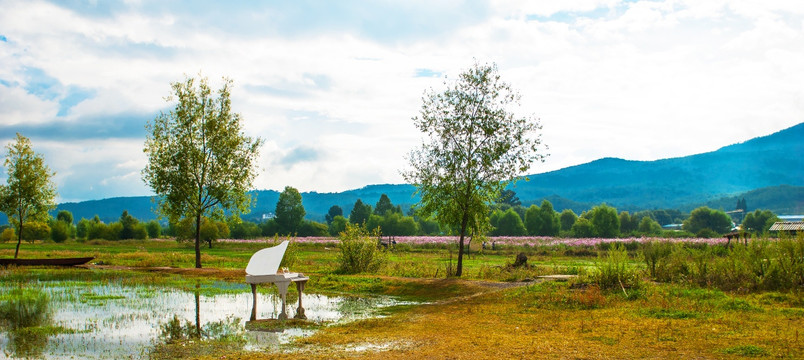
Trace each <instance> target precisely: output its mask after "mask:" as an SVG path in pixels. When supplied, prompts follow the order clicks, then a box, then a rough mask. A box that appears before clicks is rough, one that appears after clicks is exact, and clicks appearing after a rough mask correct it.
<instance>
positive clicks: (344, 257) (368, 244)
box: [338, 224, 388, 274]
mask: <svg viewBox="0 0 804 360" xmlns="http://www.w3.org/2000/svg"><path fill="white" fill-rule="evenodd" d="M377 238H378V235H377V234H370V233H369V232H368V230H366V228H364V227H363V226H361V225H351V224H347V225H346V230H344V231H343V232H342V233H341V234H340V240H341V243H340V245H339V248H340V250H341V252H340V254H339V256H338V261H339V263H340V267H339V269H338V270H339V271H340V272H342V273H345V274H356V273H361V272H376V271H377V270H379V269H380V267H382V265H383V264H385V262H386V261H387V259H388V256H387V253H386V252H385V250H384V249H381V248H380V247H379V246H378V242H377V240H376V239H377Z"/></svg>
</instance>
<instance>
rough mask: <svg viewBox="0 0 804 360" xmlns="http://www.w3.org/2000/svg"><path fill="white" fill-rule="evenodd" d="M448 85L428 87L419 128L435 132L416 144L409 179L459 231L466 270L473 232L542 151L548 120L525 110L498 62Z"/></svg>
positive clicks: (427, 207)
mask: <svg viewBox="0 0 804 360" xmlns="http://www.w3.org/2000/svg"><path fill="white" fill-rule="evenodd" d="M445 86H446V87H447V89H446V90H444V91H443V92H435V91H434V90H432V89H431V90H430V91H429V92H425V95H424V97H423V104H422V108H421V111H420V116H417V117H414V118H413V122H414V124H415V125H416V127H417V128H418V129H419V130H420V131H421V132H423V133H424V134H426V137H427V138H429V139H427V140H425V141H424V142H423V143H422V145H421V148H419V149H416V150H413V151H412V152H411V153H410V155H409V157H408V160H409V162H410V166H411V168H412V169H411V170H409V171H406V172H404V173H403V176H404V177H405V180H406V181H408V182H409V183H412V184H415V185H416V187H417V192H418V193H419V194H420V195H421V200H420V202H419V204H418V206H419V208H420V210H421V213H422V214H423V215H424V216H425V217H427V216H430V215H433V216H434V217H435V219H436V220H437V221H438V222H439V223H441V224H442V225H445V226H448V227H450V228H452V229H454V230H456V231H457V233H458V235H459V238H458V239H459V240H458V264H457V268H456V271H455V275H456V276H461V274H462V272H463V254H464V251H465V246H464V244H465V241H466V236H467V235H469V234H474V233H478V234H479V233H481V232H482V231H483V229H485V228H486V227H487V226H488V225H489V224H488V218H487V216H486V215H487V214H488V212H489V211H488V208H489V205H490V204H492V203H493V202H494V200H496V199H497V198H498V197H499V195H500V192H501V191H502V190H503V189H504V188H505V186H506V185H508V183H509V182H510V181H511V180H514V179H515V177H516V176H518V175H519V174H522V173H524V172H526V171H527V170H528V169H530V166H531V163H533V161H535V160H541V161H543V160H544V157H545V156H546V155H543V154H539V153H538V148H539V145H540V144H541V139H540V134H538V133H537V132H538V130H540V129H541V125H540V124H539V122H538V119H535V118H532V117H517V116H515V115H514V113H513V112H512V108H513V107H514V106H517V105H519V99H520V96H519V94H518V93H517V92H516V91H514V90H512V89H511V87H510V85H508V84H507V83H505V82H503V81H502V80H501V79H500V75H499V73H498V70H497V66H496V65H494V64H492V65H480V64H477V63H475V65H474V66H473V67H472V68H470V69H468V70H467V71H465V72H463V73H461V74H460V75H459V76H458V79H457V81H455V82H454V83H452V84H447V83H446V82H445Z"/></svg>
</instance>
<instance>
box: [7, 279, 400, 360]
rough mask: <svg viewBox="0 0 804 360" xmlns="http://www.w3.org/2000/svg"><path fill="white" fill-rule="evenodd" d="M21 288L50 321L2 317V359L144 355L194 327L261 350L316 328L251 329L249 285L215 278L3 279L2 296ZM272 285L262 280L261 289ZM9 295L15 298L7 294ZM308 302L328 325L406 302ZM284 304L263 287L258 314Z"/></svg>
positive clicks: (291, 300)
mask: <svg viewBox="0 0 804 360" xmlns="http://www.w3.org/2000/svg"><path fill="white" fill-rule="evenodd" d="M22 287H25V288H26V289H28V290H31V291H28V290H26V291H27V292H34V293H37V294H39V295H41V296H42V297H44V298H45V299H47V303H48V304H46V305H45V307H46V308H48V313H49V316H46V317H45V318H46V319H45V320H43V321H44V322H45V323H44V324H38V326H37V327H35V328H34V329H40V330H37V331H21V330H25V329H29V328H24V329H17V328H16V327H15V326H13V324H11V320H5V321H2V324H0V325H3V328H2V329H3V333H2V336H0V357H3V356H6V357H44V358H48V359H54V358H115V359H119V358H143V357H147V356H148V354H149V353H150V351H152V349H153V348H154V346H155V345H156V344H158V343H160V342H165V341H169V340H170V339H171V337H175V336H183V334H184V333H187V332H192V331H191V330H192V329H197V330H198V331H199V332H200V333H201V334H202V338H216V337H226V336H234V337H236V338H237V339H238V343H239V344H242V346H243V347H242V348H243V350H246V351H259V350H264V349H269V348H272V347H277V346H280V345H282V344H287V343H289V342H290V341H291V340H292V339H293V338H294V337H298V336H306V335H309V334H312V333H313V332H315V328H316V326H313V327H310V326H306V327H304V328H285V329H284V330H279V331H273V332H266V331H248V330H246V326H245V325H246V320H248V318H249V316H250V314H251V304H252V298H251V291H250V287H248V286H247V285H245V284H235V283H227V282H214V283H206V284H198V285H197V287H196V288H195V289H194V290H190V291H188V290H186V289H184V290H183V289H177V288H170V287H159V286H147V285H143V286H127V285H121V284H120V283H116V282H109V281H74V282H71V281H41V282H33V283H27V284H7V283H4V284H0V294H11V293H13V292H14V291H15V289H18V290H17V291H18V292H19V289H20V288H22ZM190 287H191V288H192V286H190ZM266 288H267V287H266V286H261V289H262V290H264V289H266ZM297 298H298V297H297V296H296V292H295V291H290V292H289V294H288V307H287V311H288V315H289V316H290V317H292V316H294V315H295V311H296V301H297ZM2 301H3V300H2V298H0V302H2ZM8 301H11V300H9V299H8V296H6V302H8ZM302 303H303V305H304V308H305V315H306V316H307V318H308V322H307V323H313V324H319V325H323V326H326V325H329V324H337V323H343V322H348V321H354V320H357V319H362V318H367V317H372V316H378V315H379V313H378V311H379V310H380V309H382V308H385V307H389V306H394V305H400V304H402V303H401V302H400V301H397V300H395V299H393V298H389V297H371V298H366V297H362V298H361V297H330V296H324V295H318V294H307V293H305V294H304V295H303V299H302ZM15 306H16V305H15ZM19 306H21V309H23V310H26V311H29V312H33V313H36V312H38V311H39V310H37V309H35V308H31V306H28V305H24V304H23V305H19ZM25 306H28V307H29V308H24V307H25ZM280 307H281V301H280V300H279V298H278V296H276V295H275V293H273V292H272V291H268V293H260V294H259V295H258V304H257V310H258V314H257V318H258V319H271V318H276V317H277V315H278V314H279V313H280V312H281V309H280ZM15 311H16V310H15ZM20 312H22V310H20ZM41 329H46V330H41ZM47 329H50V330H47ZM53 329H56V330H55V331H54V330H53Z"/></svg>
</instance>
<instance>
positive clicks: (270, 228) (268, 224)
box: [260, 219, 279, 236]
mask: <svg viewBox="0 0 804 360" xmlns="http://www.w3.org/2000/svg"><path fill="white" fill-rule="evenodd" d="M260 230H261V231H262V236H274V235H279V224H277V222H276V220H275V219H268V220H266V221H265V222H263V223H262V224H260Z"/></svg>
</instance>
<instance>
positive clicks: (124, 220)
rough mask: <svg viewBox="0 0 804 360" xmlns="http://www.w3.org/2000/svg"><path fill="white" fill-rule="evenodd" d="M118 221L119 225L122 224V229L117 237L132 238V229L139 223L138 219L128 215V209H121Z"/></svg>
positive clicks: (121, 238)
mask: <svg viewBox="0 0 804 360" xmlns="http://www.w3.org/2000/svg"><path fill="white" fill-rule="evenodd" d="M119 221H120V225H122V226H123V229H122V230H121V231H120V234H119V235H118V236H117V238H118V239H120V240H127V239H134V238H135V237H134V229H135V228H136V227H137V225H138V224H139V220H137V219H135V218H134V217H133V216H131V215H129V213H128V210H123V213H122V214H120V220H119Z"/></svg>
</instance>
